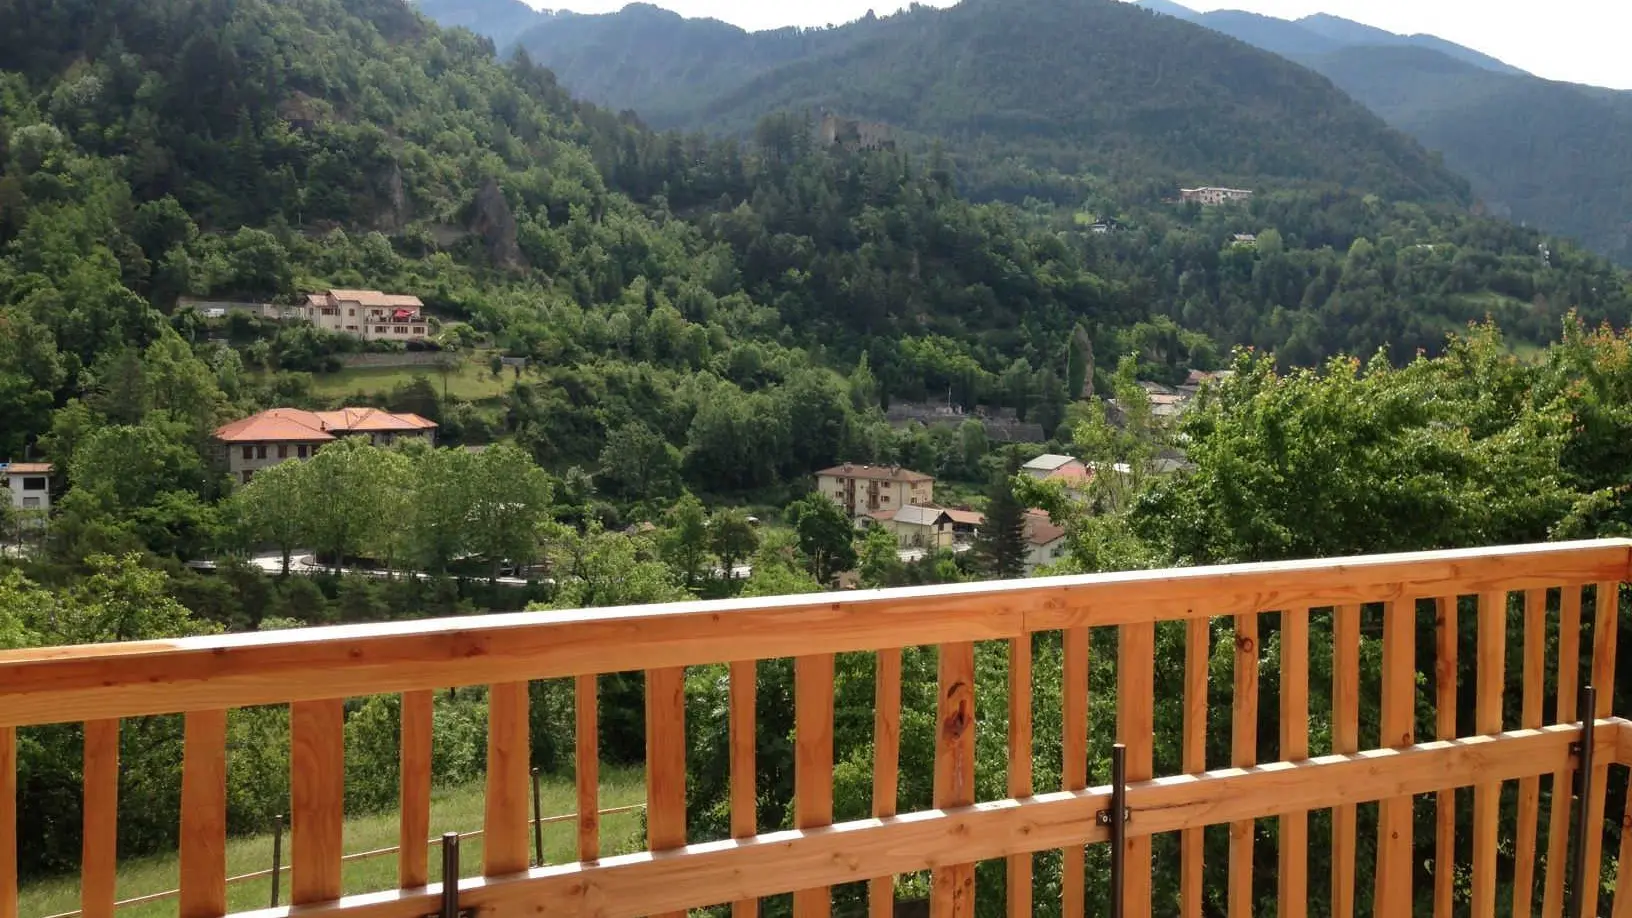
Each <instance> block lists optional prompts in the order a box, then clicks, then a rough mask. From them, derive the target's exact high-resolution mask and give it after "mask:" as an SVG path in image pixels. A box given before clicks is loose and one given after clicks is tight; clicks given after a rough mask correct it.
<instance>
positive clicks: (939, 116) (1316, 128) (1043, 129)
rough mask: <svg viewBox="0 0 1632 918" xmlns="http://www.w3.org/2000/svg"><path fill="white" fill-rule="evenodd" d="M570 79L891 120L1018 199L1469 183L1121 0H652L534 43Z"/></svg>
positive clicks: (1451, 190)
mask: <svg viewBox="0 0 1632 918" xmlns="http://www.w3.org/2000/svg"><path fill="white" fill-rule="evenodd" d="M518 44H519V45H520V46H521V47H522V48H525V49H526V50H527V51H528V53H529V54H531V55H532V57H533V59H535V60H537V61H539V62H541V63H543V64H545V65H547V66H549V67H551V68H552V69H554V70H555V71H556V72H557V73H558V74H559V75H560V77H561V80H562V82H563V84H564V85H566V86H568V87H569V88H571V89H572V90H573V91H575V92H582V93H584V94H585V95H586V96H588V97H589V98H590V99H592V100H595V101H598V102H602V103H605V104H607V105H610V106H612V107H614V108H619V109H624V108H628V109H633V110H634V111H636V112H638V113H639V114H640V115H641V117H642V118H644V119H646V120H647V121H648V122H650V123H652V124H654V125H657V126H661V127H684V128H687V129H706V130H710V131H713V132H717V133H728V134H738V135H746V134H747V133H748V132H749V131H751V130H752V129H753V127H754V124H755V123H756V121H757V120H758V119H759V118H760V117H762V116H764V115H765V114H767V113H770V112H774V111H781V110H795V111H803V112H814V113H819V112H823V111H833V112H836V113H839V114H841V115H844V116H846V117H853V118H859V119H863V120H870V121H879V122H884V123H885V124H887V125H889V126H890V127H891V128H893V129H895V130H896V131H898V132H899V133H900V134H901V135H902V139H903V142H905V143H906V144H907V145H908V146H916V147H918V148H927V147H928V146H929V145H930V143H931V140H932V139H933V140H939V141H944V142H945V143H946V145H947V148H948V150H949V151H950V152H952V153H953V154H954V155H956V156H957V157H958V160H959V162H960V165H961V167H962V174H963V178H964V180H965V181H966V183H968V184H967V186H966V187H968V188H970V189H971V190H973V191H974V192H975V193H977V194H983V195H985V194H990V195H993V196H1006V197H1011V198H1012V199H1014V200H1018V199H1019V198H1021V197H1023V196H1024V195H1025V194H1028V193H1032V192H1034V191H1037V190H1039V187H1038V186H1039V183H1038V182H1037V181H1035V180H1033V181H1030V182H1028V181H1026V180H1024V179H1016V178H1015V177H1013V176H1011V175H1006V174H1005V172H1012V171H1013V170H1014V164H1015V163H1019V164H1024V165H1026V166H1029V167H1030V168H1031V169H1032V170H1035V171H1039V172H1042V173H1045V174H1056V175H1063V176H1066V177H1072V176H1078V175H1081V174H1082V173H1087V172H1095V173H1099V174H1114V175H1116V176H1117V177H1118V179H1119V180H1122V181H1126V182H1130V183H1131V182H1136V181H1139V180H1152V181H1157V182H1164V183H1166V184H1167V185H1169V186H1171V185H1173V184H1176V183H1178V182H1181V181H1182V182H1194V183H1203V182H1206V183H1215V184H1217V183H1237V184H1249V185H1258V184H1263V183H1265V182H1270V183H1276V184H1283V183H1286V182H1296V181H1308V182H1317V183H1323V184H1329V185H1337V186H1342V187H1346V188H1351V189H1357V190H1361V191H1371V192H1377V193H1380V194H1385V195H1388V196H1390V197H1396V198H1409V199H1418V200H1451V201H1455V200H1462V199H1463V198H1464V197H1465V195H1466V188H1465V185H1464V183H1463V182H1462V181H1461V180H1460V179H1458V178H1456V177H1455V176H1453V175H1452V174H1450V173H1449V172H1447V171H1446V170H1444V169H1443V168H1441V167H1440V166H1439V165H1438V164H1437V163H1435V162H1434V161H1433V160H1432V158H1431V157H1429V156H1428V155H1427V154H1426V153H1425V152H1424V151H1423V150H1422V149H1421V148H1419V147H1418V146H1416V145H1415V144H1413V143H1411V142H1410V141H1408V140H1407V139H1405V138H1404V137H1402V136H1400V135H1398V134H1396V133H1394V132H1392V131H1390V130H1388V129H1387V128H1386V127H1385V126H1384V125H1383V124H1382V123H1381V122H1380V121H1379V120H1377V119H1376V118H1375V117H1374V116H1372V115H1371V114H1370V113H1368V112H1366V111H1365V110H1364V109H1363V108H1362V107H1360V106H1358V105H1356V104H1355V103H1354V102H1353V101H1352V100H1350V99H1347V98H1345V97H1344V96H1343V95H1342V94H1341V93H1337V92H1334V91H1333V90H1332V88H1331V87H1330V85H1329V84H1327V83H1325V82H1324V81H1322V80H1320V79H1318V78H1315V77H1313V76H1312V75H1310V74H1309V73H1308V72H1306V71H1305V70H1303V69H1301V68H1299V67H1297V66H1293V65H1290V64H1288V63H1287V62H1286V61H1284V60H1281V59H1278V58H1276V57H1274V56H1270V55H1265V54H1262V53H1259V52H1256V51H1253V50H1251V49H1248V48H1244V47H1242V46H1241V45H1239V44H1237V43H1234V42H1230V41H1226V40H1221V39H1219V38H1218V37H1217V36H1216V35H1214V34H1213V33H1211V32H1210V31H1208V30H1205V29H1197V28H1195V27H1193V26H1190V25H1188V24H1184V23H1181V22H1177V21H1175V20H1174V19H1173V18H1171V17H1165V16H1155V15H1152V14H1150V13H1148V12H1146V11H1144V10H1140V9H1137V8H1135V7H1133V6H1130V5H1128V4H1125V3H1120V2H1116V0H1017V2H997V0H966V2H964V3H961V4H959V5H957V6H955V7H952V8H950V9H946V10H938V9H930V8H925V7H915V8H913V9H912V10H910V11H907V12H904V13H900V14H897V15H893V16H888V17H884V18H878V17H869V18H866V19H862V20H860V21H857V22H854V23H850V24H848V25H845V26H841V27H838V28H834V29H822V30H798V31H796V30H778V31H774V32H763V33H747V32H743V31H742V30H740V29H735V28H733V27H730V26H726V25H723V24H720V23H717V22H707V21H690V20H682V19H679V18H678V17H676V16H674V15H673V14H671V13H665V12H663V11H660V10H657V9H655V8H653V7H650V6H644V5H635V6H631V7H629V8H627V9H625V10H624V11H623V12H621V13H617V14H610V15H605V16H585V17H557V18H555V19H551V20H549V21H547V22H545V23H542V24H540V25H538V26H536V27H534V28H533V29H532V30H530V31H529V32H528V33H526V34H525V35H523V36H522V37H521V38H519V39H518Z"/></svg>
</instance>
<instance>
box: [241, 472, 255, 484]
mask: <svg viewBox="0 0 1632 918" xmlns="http://www.w3.org/2000/svg"><path fill="white" fill-rule="evenodd" d="M242 474H243V476H244V484H249V480H250V479H251V478H254V477H255V470H254V469H249V470H247V471H245V472H243V473H242Z"/></svg>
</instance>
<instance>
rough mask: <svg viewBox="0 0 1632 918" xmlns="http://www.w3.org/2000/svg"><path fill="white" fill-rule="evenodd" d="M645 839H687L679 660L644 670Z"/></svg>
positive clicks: (657, 846)
mask: <svg viewBox="0 0 1632 918" xmlns="http://www.w3.org/2000/svg"><path fill="white" fill-rule="evenodd" d="M646 844H647V847H648V848H650V849H651V850H653V851H666V850H668V849H671V848H682V847H685V844H686V670H685V668H684V667H680V666H675V667H669V668H666V669H649V670H647V671H646ZM670 914H671V915H673V916H674V918H685V914H686V913H685V912H684V911H680V912H672V913H670Z"/></svg>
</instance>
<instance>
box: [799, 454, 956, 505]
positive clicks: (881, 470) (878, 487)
mask: <svg viewBox="0 0 1632 918" xmlns="http://www.w3.org/2000/svg"><path fill="white" fill-rule="evenodd" d="M816 490H817V491H819V492H820V493H821V495H822V496H823V497H825V498H827V499H828V500H831V501H833V502H834V503H836V504H838V505H839V506H840V507H841V508H842V509H843V510H844V512H845V513H848V514H849V515H850V516H851V517H852V518H855V519H860V518H863V517H866V516H868V515H870V514H872V513H875V512H877V511H879V510H895V509H898V508H900V507H908V506H912V505H914V504H933V503H934V502H935V479H934V477H932V476H930V475H925V474H924V473H923V472H914V471H912V470H911V469H904V468H901V467H900V466H898V465H855V464H853V463H849V462H847V463H845V464H844V465H838V466H834V467H833V468H830V469H823V470H822V471H820V472H817V473H816Z"/></svg>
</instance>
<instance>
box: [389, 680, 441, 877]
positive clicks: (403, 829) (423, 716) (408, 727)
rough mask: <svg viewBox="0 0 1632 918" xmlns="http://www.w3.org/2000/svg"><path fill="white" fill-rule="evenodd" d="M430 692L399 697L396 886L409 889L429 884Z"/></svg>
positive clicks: (431, 701) (431, 703)
mask: <svg viewBox="0 0 1632 918" xmlns="http://www.w3.org/2000/svg"><path fill="white" fill-rule="evenodd" d="M434 708H435V700H434V699H433V698H432V695H431V692H430V691H428V690H427V691H418V692H404V693H403V694H402V754H401V762H402V766H401V769H402V774H401V776H400V782H401V787H402V819H401V821H400V822H399V823H398V826H399V831H398V835H397V885H398V886H400V887H401V888H403V889H413V888H415V887H419V886H424V885H426V884H427V883H430V882H431V875H430V863H429V861H430V843H429V839H430V837H431V721H432V717H433V714H434Z"/></svg>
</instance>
